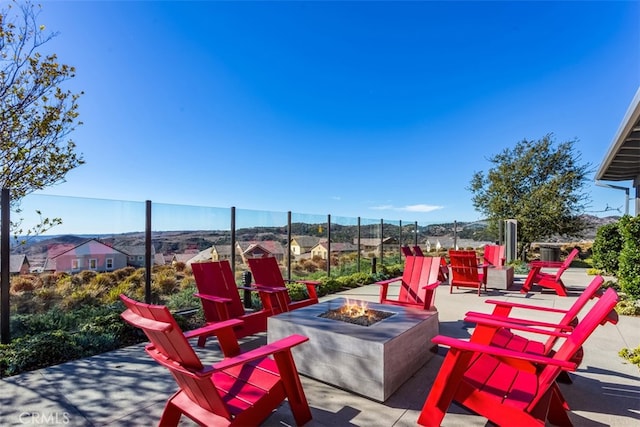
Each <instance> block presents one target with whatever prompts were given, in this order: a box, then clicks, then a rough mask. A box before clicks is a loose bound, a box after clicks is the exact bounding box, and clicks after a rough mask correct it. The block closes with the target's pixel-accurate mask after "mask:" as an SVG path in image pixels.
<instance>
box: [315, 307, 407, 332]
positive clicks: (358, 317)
mask: <svg viewBox="0 0 640 427" xmlns="http://www.w3.org/2000/svg"><path fill="white" fill-rule="evenodd" d="M394 314H395V313H391V312H389V311H380V310H373V309H370V308H367V307H366V306H359V305H357V304H350V303H349V302H347V304H345V305H343V306H342V307H340V308H336V309H333V310H327V311H325V312H324V313H322V314H320V316H318V317H323V318H325V319H331V320H338V321H340V322H347V323H353V324H354V325H360V326H371V325H373V324H376V323H378V322H379V321H381V320H383V319H386V318H387V317H391V316H393V315H394Z"/></svg>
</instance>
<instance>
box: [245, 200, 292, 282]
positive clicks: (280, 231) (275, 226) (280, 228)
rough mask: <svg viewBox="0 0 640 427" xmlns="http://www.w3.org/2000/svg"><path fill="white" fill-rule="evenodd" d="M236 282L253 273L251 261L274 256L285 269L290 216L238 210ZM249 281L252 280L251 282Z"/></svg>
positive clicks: (270, 212) (269, 212)
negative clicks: (249, 261) (248, 260)
mask: <svg viewBox="0 0 640 427" xmlns="http://www.w3.org/2000/svg"><path fill="white" fill-rule="evenodd" d="M235 212H236V215H235V223H236V243H235V251H236V263H235V274H236V281H237V282H238V283H242V282H243V281H244V278H245V277H248V276H245V275H244V274H245V272H248V271H249V266H248V265H247V263H246V260H247V258H255V257H263V256H273V257H275V258H276V259H277V260H278V263H280V264H281V265H284V263H285V260H286V255H287V247H288V246H287V240H288V238H287V227H288V214H287V212H272V211H256V210H250V209H236V211H235ZM247 280H248V278H247Z"/></svg>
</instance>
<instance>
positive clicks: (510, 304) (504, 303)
mask: <svg viewBox="0 0 640 427" xmlns="http://www.w3.org/2000/svg"><path fill="white" fill-rule="evenodd" d="M485 302H486V303H488V304H494V305H498V306H501V307H512V308H524V309H529V310H538V311H548V312H550V313H563V314H564V313H567V312H568V311H569V310H563V309H561V308H551V307H542V306H538V305H532V304H521V303H518V302H508V301H498V300H493V299H488V300H486V301H485Z"/></svg>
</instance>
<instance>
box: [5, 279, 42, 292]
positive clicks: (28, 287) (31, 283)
mask: <svg viewBox="0 0 640 427" xmlns="http://www.w3.org/2000/svg"><path fill="white" fill-rule="evenodd" d="M35 281H36V280H35V278H34V277H33V276H31V275H28V276H15V277H12V278H11V293H13V294H16V293H19V292H31V291H33V290H34V289H35V288H36V286H35Z"/></svg>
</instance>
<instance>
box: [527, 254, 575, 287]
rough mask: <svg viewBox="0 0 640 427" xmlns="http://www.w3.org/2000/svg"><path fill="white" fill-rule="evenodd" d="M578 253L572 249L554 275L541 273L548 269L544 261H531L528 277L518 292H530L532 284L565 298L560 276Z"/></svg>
mask: <svg viewBox="0 0 640 427" xmlns="http://www.w3.org/2000/svg"><path fill="white" fill-rule="evenodd" d="M579 252H580V251H579V250H578V249H576V248H574V249H573V250H572V251H571V252H570V253H569V255H567V258H566V259H565V260H564V262H562V264H560V267H558V270H557V271H556V272H555V273H546V272H543V271H542V269H543V268H548V264H546V262H545V261H540V262H536V261H533V262H531V263H530V266H531V270H529V275H528V276H527V279H526V280H525V283H524V285H522V289H520V292H522V293H525V294H526V293H527V292H529V291H530V290H531V286H532V285H534V284H538V285H540V286H542V287H543V288H550V289H553V290H555V291H556V293H557V294H558V295H560V296H562V297H566V296H567V288H566V287H565V286H564V283H563V282H562V279H561V276H562V273H564V272H565V270H566V269H567V268H569V266H570V265H571V262H572V261H573V259H574V258H575V257H576V256H577V255H578V253H579Z"/></svg>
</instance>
